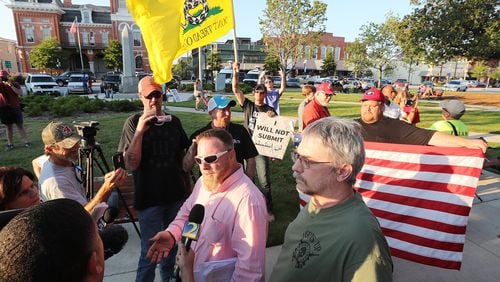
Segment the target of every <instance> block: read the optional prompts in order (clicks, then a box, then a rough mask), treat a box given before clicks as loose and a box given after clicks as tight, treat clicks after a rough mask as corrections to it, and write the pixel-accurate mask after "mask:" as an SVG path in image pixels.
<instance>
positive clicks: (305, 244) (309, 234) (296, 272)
mask: <svg viewBox="0 0 500 282" xmlns="http://www.w3.org/2000/svg"><path fill="white" fill-rule="evenodd" d="M309 205H311V203H309V204H308V206H306V207H305V208H304V209H302V211H300V213H299V215H298V216H297V218H296V219H295V220H294V221H293V222H292V223H291V224H290V225H289V226H288V229H287V230H286V233H285V242H284V243H283V247H282V249H281V252H280V254H279V257H278V260H277V262H276V265H275V266H274V269H273V271H272V274H271V278H270V280H269V281H272V282H279V281H283V282H285V281H286V282H289V281H307V282H312V281H321V282H324V281H363V282H365V281H392V259H391V255H390V251H389V246H388V244H387V241H386V239H385V237H384V235H383V234H382V232H381V231H380V226H379V223H378V221H377V219H376V218H375V217H374V216H373V214H372V213H371V212H370V210H369V209H368V207H367V206H366V205H365V203H364V202H363V200H362V199H361V196H360V195H359V194H358V193H357V192H356V193H355V195H354V197H352V198H351V199H349V200H348V201H346V202H344V203H342V204H340V205H337V206H334V207H331V208H327V209H324V210H320V211H319V212H318V213H315V212H314V211H313V212H310V211H309Z"/></svg>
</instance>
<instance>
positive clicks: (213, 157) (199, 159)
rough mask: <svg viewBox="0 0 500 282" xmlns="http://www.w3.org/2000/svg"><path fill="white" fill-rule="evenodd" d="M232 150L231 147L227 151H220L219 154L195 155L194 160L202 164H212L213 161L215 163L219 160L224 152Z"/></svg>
mask: <svg viewBox="0 0 500 282" xmlns="http://www.w3.org/2000/svg"><path fill="white" fill-rule="evenodd" d="M229 151H231V149H229V150H226V151H223V152H219V153H217V154H214V155H209V156H196V157H194V160H195V161H196V163H197V164H199V165H201V164H202V162H205V163H207V164H211V163H215V162H217V161H218V160H219V158H220V157H222V156H223V155H224V154H226V153H227V152H229Z"/></svg>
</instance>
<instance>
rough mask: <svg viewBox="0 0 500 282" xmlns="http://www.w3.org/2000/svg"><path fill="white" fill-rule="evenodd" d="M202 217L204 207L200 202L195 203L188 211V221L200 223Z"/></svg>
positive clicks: (203, 215)
mask: <svg viewBox="0 0 500 282" xmlns="http://www.w3.org/2000/svg"><path fill="white" fill-rule="evenodd" d="M204 217H205V207H204V206H202V205H200V204H196V205H194V206H193V208H192V209H191V212H190V213H189V219H188V221H189V222H194V223H197V224H201V222H202V221H203V218H204Z"/></svg>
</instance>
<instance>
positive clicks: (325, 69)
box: [321, 52, 337, 76]
mask: <svg viewBox="0 0 500 282" xmlns="http://www.w3.org/2000/svg"><path fill="white" fill-rule="evenodd" d="M336 70H337V64H336V63H335V58H334V57H333V52H327V53H326V55H325V58H324V59H323V65H322V66H321V72H322V74H323V75H324V76H333V75H335V71H336Z"/></svg>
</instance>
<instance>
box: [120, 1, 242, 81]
mask: <svg viewBox="0 0 500 282" xmlns="http://www.w3.org/2000/svg"><path fill="white" fill-rule="evenodd" d="M127 6H128V9H129V11H130V13H131V14H132V16H133V17H134V19H135V21H136V23H137V24H138V25H139V27H140V29H141V33H142V38H143V40H144V42H145V43H146V48H147V49H148V56H149V64H150V66H151V69H152V70H153V75H154V78H155V81H156V82H157V83H160V84H161V83H165V82H168V81H170V80H171V79H172V62H173V60H174V59H175V58H177V57H179V56H180V55H182V54H184V53H186V52H187V51H190V50H192V49H194V48H198V47H200V46H204V45H207V44H209V43H211V42H214V41H215V40H217V39H218V38H219V37H221V36H223V35H225V34H226V33H227V32H228V31H229V30H231V28H233V22H234V21H233V2H232V0H184V1H182V0H150V1H146V0H127Z"/></svg>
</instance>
